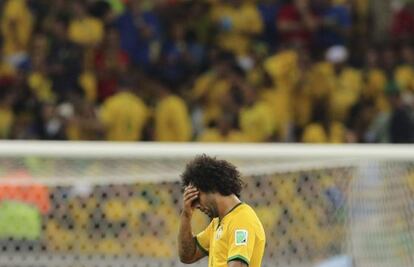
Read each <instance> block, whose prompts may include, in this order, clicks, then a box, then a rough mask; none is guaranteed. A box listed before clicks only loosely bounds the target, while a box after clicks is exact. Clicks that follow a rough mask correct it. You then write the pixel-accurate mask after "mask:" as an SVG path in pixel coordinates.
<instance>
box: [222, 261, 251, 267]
mask: <svg viewBox="0 0 414 267" xmlns="http://www.w3.org/2000/svg"><path fill="white" fill-rule="evenodd" d="M227 266H228V267H247V266H249V265H247V263H245V262H244V261H240V260H233V261H230V262H229V263H228V264H227Z"/></svg>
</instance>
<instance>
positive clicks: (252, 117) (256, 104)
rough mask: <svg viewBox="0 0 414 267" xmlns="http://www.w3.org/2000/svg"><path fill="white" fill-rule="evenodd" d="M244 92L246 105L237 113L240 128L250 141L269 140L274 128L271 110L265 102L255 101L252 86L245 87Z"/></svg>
mask: <svg viewBox="0 0 414 267" xmlns="http://www.w3.org/2000/svg"><path fill="white" fill-rule="evenodd" d="M244 94H245V102H246V105H245V106H244V107H243V108H242V109H241V110H240V113H239V124H240V129H241V130H242V132H243V133H244V134H245V135H247V136H248V138H249V141H251V142H266V141H269V139H270V138H271V137H272V135H273V134H274V130H275V123H274V121H275V120H274V118H273V116H274V115H275V114H274V112H273V110H272V109H271V108H270V107H269V105H268V104H267V103H265V102H263V101H256V95H255V92H254V90H253V89H252V88H246V89H245V92H244Z"/></svg>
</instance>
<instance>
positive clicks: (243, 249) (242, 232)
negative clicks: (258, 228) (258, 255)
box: [227, 220, 256, 265]
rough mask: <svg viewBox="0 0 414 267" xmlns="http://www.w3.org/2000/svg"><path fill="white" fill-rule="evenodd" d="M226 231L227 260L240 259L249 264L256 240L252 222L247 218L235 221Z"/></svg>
mask: <svg viewBox="0 0 414 267" xmlns="http://www.w3.org/2000/svg"><path fill="white" fill-rule="evenodd" d="M228 231H229V232H228V234H229V238H228V242H229V244H228V248H229V250H228V255H227V262H230V261H233V260H240V261H244V262H245V263H246V264H247V265H249V264H250V260H251V258H252V255H253V249H254V246H255V242H256V234H255V229H254V227H253V224H252V223H250V222H249V221H248V220H247V221H235V222H233V223H232V224H230V226H229V229H228Z"/></svg>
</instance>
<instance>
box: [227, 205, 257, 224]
mask: <svg viewBox="0 0 414 267" xmlns="http://www.w3.org/2000/svg"><path fill="white" fill-rule="evenodd" d="M232 215H233V216H232V217H233V219H234V220H236V221H239V220H240V221H245V222H246V221H247V222H250V221H255V220H257V215H256V212H255V211H254V209H253V208H252V207H251V206H250V205H249V204H247V203H244V202H243V203H241V204H240V205H239V206H237V207H236V208H235V209H234V211H233V214H232Z"/></svg>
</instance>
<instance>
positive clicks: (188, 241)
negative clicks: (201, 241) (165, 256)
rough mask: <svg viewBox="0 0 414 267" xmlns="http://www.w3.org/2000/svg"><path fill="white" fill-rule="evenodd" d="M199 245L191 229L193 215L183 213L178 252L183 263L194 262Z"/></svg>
mask: <svg viewBox="0 0 414 267" xmlns="http://www.w3.org/2000/svg"><path fill="white" fill-rule="evenodd" d="M196 250H197V247H196V243H195V241H194V237H193V233H192V231H191V217H189V216H186V215H184V214H182V215H181V223H180V230H179V233H178V254H179V256H180V260H181V262H183V263H191V262H193V258H194V255H195V253H196Z"/></svg>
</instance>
